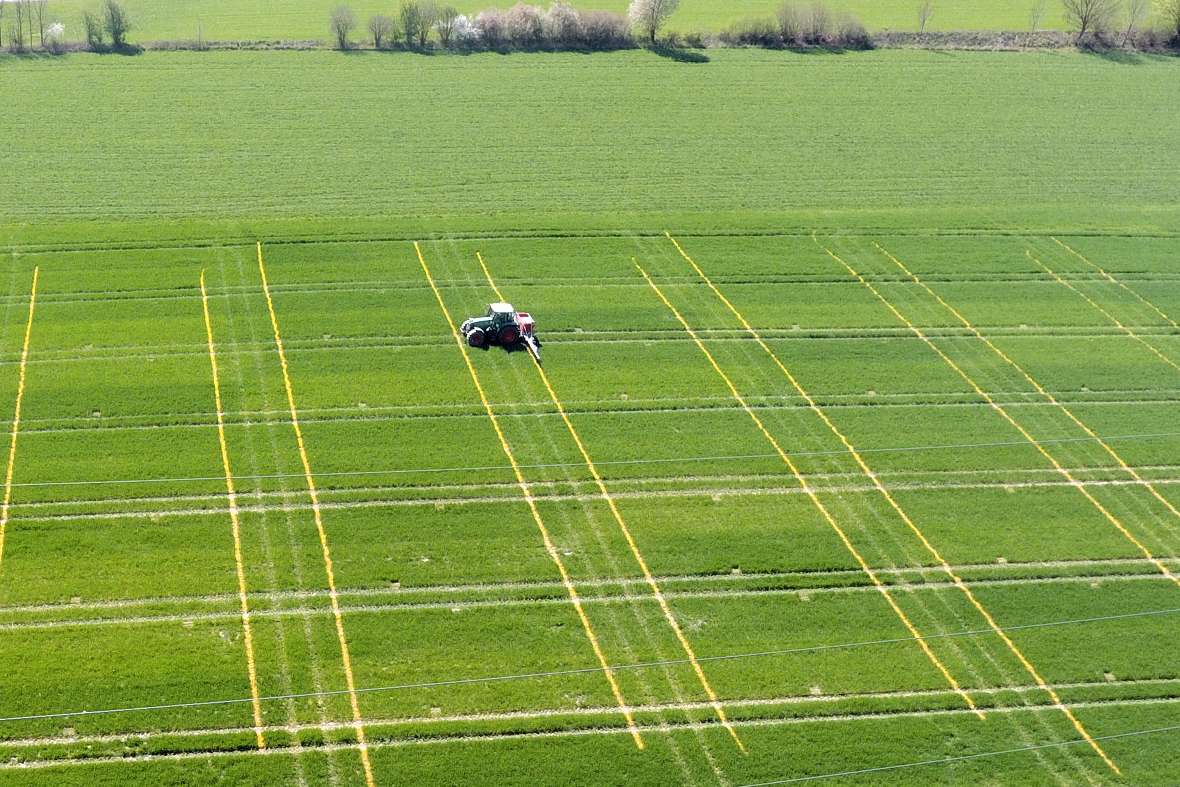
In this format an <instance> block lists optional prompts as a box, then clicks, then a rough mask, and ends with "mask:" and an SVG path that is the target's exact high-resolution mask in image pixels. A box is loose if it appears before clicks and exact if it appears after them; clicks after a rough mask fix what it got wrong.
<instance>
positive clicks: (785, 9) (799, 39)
mask: <svg viewBox="0 0 1180 787" xmlns="http://www.w3.org/2000/svg"><path fill="white" fill-rule="evenodd" d="M775 16H776V18H777V19H778V35H779V38H781V39H782V42H783V43H784V44H786V45H787V46H794V45H795V44H801V43H803V19H804V14H803V12H802V11H800V10H799V6H797V5H796V4H795V3H794V1H793V0H787V2H785V3H783V4H782V5H781V6H779V8H778V11H777V12H776V13H775Z"/></svg>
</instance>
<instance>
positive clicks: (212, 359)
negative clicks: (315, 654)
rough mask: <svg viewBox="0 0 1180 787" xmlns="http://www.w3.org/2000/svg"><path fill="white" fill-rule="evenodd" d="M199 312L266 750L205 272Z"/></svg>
mask: <svg viewBox="0 0 1180 787" xmlns="http://www.w3.org/2000/svg"><path fill="white" fill-rule="evenodd" d="M201 309H202V310H203V312H204V315H205V336H206V338H207V339H208V342H209V366H210V367H211V368H212V371H213V401H214V404H215V405H216V406H217V442H218V444H219V445H220V447H221V466H222V469H224V470H225V494H226V497H227V498H228V500H229V520H230V524H231V525H232V530H233V535H234V565H235V566H236V568H237V573H238V602H239V604H240V606H241V609H242V631H243V632H244V638H245V640H246V672H247V673H248V674H249V677H250V704H251V706H252V707H253V709H254V736H255V738H256V739H257V742H258V748H260V749H265V748H266V739H265V738H264V737H263V735H262V703H261V701H260V700H259V698H258V670H257V667H256V665H255V662H254V630H253V627H252V626H251V625H250V604H249V602H248V601H247V598H246V569H245V566H244V565H243V563H242V532H241V530H242V529H241V523H240V520H239V516H238V493H237V490H236V489H235V487H234V474H233V470H232V469H231V468H230V463H229V447H228V445H227V444H226V441H225V415H224V411H223V410H222V407H221V375H220V373H219V371H218V369H217V348H216V345H215V344H214V342H213V320H212V319H210V317H209V293H208V292H207V291H206V289H205V271H201Z"/></svg>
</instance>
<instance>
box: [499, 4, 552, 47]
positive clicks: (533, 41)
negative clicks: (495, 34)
mask: <svg viewBox="0 0 1180 787" xmlns="http://www.w3.org/2000/svg"><path fill="white" fill-rule="evenodd" d="M505 22H506V24H507V25H508V37H509V38H510V39H511V40H512V43H514V44H516V45H517V46H519V47H526V48H527V47H535V46H536V45H537V44H539V43H541V31H542V29H543V28H542V23H541V9H539V8H537V7H536V6H535V5H527V4H525V3H517V4H516V5H514V6H512V8H509V9H508V13H507V15H506V16H505Z"/></svg>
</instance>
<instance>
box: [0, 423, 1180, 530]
mask: <svg viewBox="0 0 1180 787" xmlns="http://www.w3.org/2000/svg"><path fill="white" fill-rule="evenodd" d="M247 439H249V435H247ZM1067 469H1068V470H1069V471H1070V473H1071V474H1072V475H1074V476H1075V477H1077V478H1078V479H1079V481H1081V482H1082V483H1085V484H1088V485H1099V484H1103V483H1107V484H1110V485H1118V484H1132V483H1138V482H1135V481H1133V480H1132V479H1127V478H1110V477H1109V476H1112V475H1120V472H1119V470H1118V469H1117V468H1114V467H1112V466H1106V467H1086V468H1067ZM1136 470H1137V471H1139V472H1146V473H1148V474H1150V475H1151V478H1150V479H1147V480H1149V481H1151V482H1152V483H1163V484H1168V483H1173V484H1175V483H1180V465H1141V466H1139V467H1137V468H1136ZM374 474H376V473H374ZM876 475H877V477H878V478H888V479H891V480H890V481H889V483H887V484H884V486H885V488H886V489H888V490H890V491H907V490H913V491H942V490H944V489H947V490H954V489H959V488H981V489H1002V490H1004V491H1006V492H1008V491H1015V490H1016V489H1018V488H1019V487H1017V486H1014V485H1018V484H1028V485H1030V486H1032V487H1039V486H1048V487H1052V486H1054V485H1064V484H1062V482H1060V481H1059V480H1057V476H1058V474H1057V472H1056V471H1055V470H1050V469H1044V468H1013V469H1011V470H993V469H989V468H983V469H975V470H897V471H883V472H880V473H877V474H876ZM803 477H804V479H805V480H806V481H807V482H808V483H807V485H808V487H810V488H814V489H817V490H818V489H826V488H828V486H825V485H829V486H832V487H834V488H837V489H840V488H850V489H853V490H857V489H860V488H861V487H860V485H857V484H855V483H849V482H852V481H856V480H858V479H860V478H862V477H863V474H861V473H854V472H829V473H823V472H815V473H804V474H803ZM245 478H246V480H258V476H256V475H251V476H246V477H245ZM787 478H789V477H787V476H785V475H783V474H781V473H717V474H712V475H663V476H621V477H618V478H614V479H611V486H612V487H613V488H614V489H616V490H619V492H618V494H620V495H626V494H629V495H634V496H642V495H645V494H658V493H660V492H675V493H679V494H683V495H685V496H701V497H704V496H709V495H712V494H713V493H714V491H715V490H716V491H717V493H718V494H719V495H729V496H735V495H741V494H747V493H750V494H753V493H757V492H759V491H765V490H771V491H774V492H775V493H776V494H779V493H784V494H785V492H779V491H777V490H774V487H773V485H774V484H775V483H777V482H779V481H782V480H784V479H787ZM894 478H896V479H897V480H896V481H894V480H892V479H894ZM976 478H977V479H980V480H969V479H976ZM921 479H937V480H932V481H923V480H921ZM1026 479H1029V480H1026ZM165 480H166V479H161V481H160V483H163V482H164V481H165ZM235 480H236V479H235ZM836 481H843V482H845V483H844V484H841V485H838V484H835V483H834V482H836ZM592 484H593V482H591V481H586V480H575V481H548V480H546V481H535V482H530V486H532V487H534V488H537V489H545V490H550V491H549V492H548V493H547V495H542V496H538V498H540V497H546V498H547V497H549V496H552V495H561V494H565V495H584V494H589V491H588V490H590V489H591V488H592ZM683 484H687V485H690V486H688V487H686V488H680V486H681V485H683ZM956 485H957V486H956ZM1071 486H1072V485H1071ZM514 490H515V486H514V484H513V483H512V482H510V481H483V482H470V483H457V482H456V483H434V484H377V485H367V484H358V485H355V486H354V485H346V486H345V485H342V486H337V487H329V488H326V489H324V490H322V493H321V499H323V500H325V501H327V502H333V503H336V504H338V505H348V504H349V503H350V502H354V501H355V502H358V503H360V504H362V505H363V504H366V503H368V504H378V503H380V502H382V501H385V502H390V503H395V504H396V503H398V502H417V503H422V504H424V505H425V504H444V505H445V504H448V503H450V502H452V501H455V500H466V499H473V498H474V499H476V500H479V501H486V500H488V499H499V497H500V496H498V495H496V494H494V493H496V492H504V493H505V494H504V495H503V497H505V498H510V497H511V495H510V493H511V492H512V491H514ZM563 490H565V491H563ZM466 492H470V493H476V492H482V493H484V494H482V495H474V494H473V495H471V496H467V495H464V494H463V493H466ZM442 493H449V494H447V495H443V494H442ZM385 494H392V495H393V496H392V497H385V496H384V495H385ZM612 494H613V493H612ZM283 495H284V493H283V492H282V490H268V489H262V487H261V486H259V487H258V488H256V489H255V491H254V493H253V495H252V496H253V497H254V499H255V500H257V501H258V503H257V504H258V505H267V502H266V501H268V500H273V499H275V498H282V497H283ZM219 499H220V498H219V496H218V495H217V494H215V493H208V494H205V493H191V494H164V495H134V496H128V497H104V498H85V497H75V498H64V499H44V500H30V501H27V502H24V503H19V504H16V503H14V504H13V506H12V508H13V510H14V511H20V512H29V513H32V514H33V515H36V513H37V512H41V511H53V510H63V509H64V510H66V511H67V512H68V511H69V510H70V509H72V508H79V509H86V511H85V512H84V513H86V514H97V513H102V509H104V508H110V507H112V506H140V505H148V504H156V505H159V504H168V503H186V504H189V506H190V508H192V509H194V510H195V509H198V508H202V509H203V507H199V506H198V504H200V503H206V504H208V505H209V506H215V505H216V504H217V503H218V502H219ZM95 509H98V510H95ZM124 510H125V511H134V510H138V509H134V508H127V509H119V511H117V512H115V513H119V512H122V511H124ZM163 510H164V509H153V510H152V512H153V513H157V514H159V513H162V511H163Z"/></svg>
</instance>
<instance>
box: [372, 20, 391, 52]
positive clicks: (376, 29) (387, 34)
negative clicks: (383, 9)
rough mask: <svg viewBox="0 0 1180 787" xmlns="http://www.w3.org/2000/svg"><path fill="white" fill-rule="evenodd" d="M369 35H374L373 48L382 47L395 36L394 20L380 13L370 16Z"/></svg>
mask: <svg viewBox="0 0 1180 787" xmlns="http://www.w3.org/2000/svg"><path fill="white" fill-rule="evenodd" d="M369 35H371V36H373V48H374V49H381V48H382V46H383V45H384V44H385V42H386V41H387V40H388V39H390V38H392V37H393V20H392V19H390V18H389V17H387V16H381V15H380V14H378V15H376V16H371V17H369Z"/></svg>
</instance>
